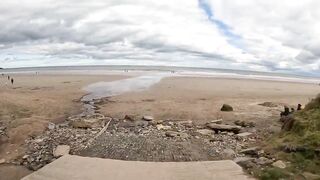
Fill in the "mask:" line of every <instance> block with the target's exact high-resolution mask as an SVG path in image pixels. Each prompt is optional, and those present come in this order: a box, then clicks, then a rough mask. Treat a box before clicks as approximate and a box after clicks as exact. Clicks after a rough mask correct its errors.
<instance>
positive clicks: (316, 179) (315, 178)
mask: <svg viewBox="0 0 320 180" xmlns="http://www.w3.org/2000/svg"><path fill="white" fill-rule="evenodd" d="M301 175H302V176H303V177H304V178H305V179H308V180H319V179H320V175H317V174H313V173H310V172H303V173H302V174H301Z"/></svg>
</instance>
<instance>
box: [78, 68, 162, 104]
mask: <svg viewBox="0 0 320 180" xmlns="http://www.w3.org/2000/svg"><path fill="white" fill-rule="evenodd" d="M166 76H168V75H167V74H156V75H147V76H138V77H134V78H129V79H123V80H119V81H111V82H98V83H94V84H90V85H88V86H87V87H85V88H84V90H85V91H87V92H88V93H89V94H88V95H86V96H84V97H83V98H82V101H83V102H88V101H93V100H96V99H101V98H104V97H111V96H117V95H120V94H123V93H126V92H137V91H144V90H147V89H148V88H149V87H151V86H152V85H154V84H156V83H158V82H160V81H161V79H162V78H164V77H166Z"/></svg>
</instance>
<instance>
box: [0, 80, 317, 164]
mask: <svg viewBox="0 0 320 180" xmlns="http://www.w3.org/2000/svg"><path fill="white" fill-rule="evenodd" d="M11 76H12V77H13V78H14V79H15V83H14V84H13V85H9V84H8V81H7V80H6V77H1V78H0V97H1V101H0V118H1V124H3V125H4V126H5V127H6V128H7V129H6V133H7V137H2V139H1V145H0V159H1V158H4V159H5V160H6V161H10V160H13V159H15V158H17V157H19V156H22V155H23V153H24V150H25V149H24V141H25V139H27V138H28V137H30V136H31V137H35V136H36V135H38V134H40V133H41V132H42V131H43V130H45V129H46V128H47V126H48V123H49V122H54V123H58V122H63V121H64V120H65V118H66V117H68V116H71V115H74V114H77V113H79V112H81V108H82V105H81V102H80V99H81V97H83V96H84V95H85V94H87V92H86V91H84V90H83V88H84V87H85V86H87V85H89V84H92V83H96V82H101V81H105V82H111V81H117V80H121V79H126V78H130V76H128V74H124V75H67V74H64V75H61V74H59V75H53V74H51V75H49V74H47V75H45V74H42V75H30V74H28V75H25V74H14V75H11ZM319 92H320V86H319V85H317V84H310V83H295V82H278V81H264V80H247V79H230V78H229V79H227V78H209V77H166V78H164V79H162V80H161V81H160V82H159V83H157V84H155V85H153V86H151V87H150V88H149V89H147V90H143V91H138V92H126V93H124V94H121V95H118V96H114V97H109V98H104V100H103V101H102V102H100V103H99V105H98V108H99V109H98V112H100V113H101V114H103V115H106V116H109V117H114V118H119V119H121V118H123V117H124V116H125V115H132V116H135V117H142V116H144V115H150V116H153V117H154V118H155V119H158V120H168V119H169V120H173V121H174V120H192V121H193V122H195V123H197V124H200V123H205V122H208V121H210V120H215V119H223V120H224V121H225V122H230V123H232V122H234V121H235V120H246V121H252V122H255V123H256V124H257V128H270V127H272V126H274V127H277V128H279V124H278V121H277V120H278V117H279V113H280V111H281V110H282V109H283V105H288V106H291V107H296V105H297V104H298V103H301V104H305V103H306V102H308V101H309V100H310V99H311V98H312V97H314V96H315V95H316V94H318V93H319ZM263 102H272V103H274V104H276V105H277V107H272V108H270V107H264V106H261V105H258V104H260V103H263ZM222 104H230V105H232V106H233V108H234V111H233V112H221V111H220V108H221V106H222Z"/></svg>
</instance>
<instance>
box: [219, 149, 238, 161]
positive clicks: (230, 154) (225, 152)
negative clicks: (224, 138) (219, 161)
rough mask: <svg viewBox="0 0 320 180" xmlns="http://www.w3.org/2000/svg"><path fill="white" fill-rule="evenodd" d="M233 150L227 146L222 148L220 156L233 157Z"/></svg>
mask: <svg viewBox="0 0 320 180" xmlns="http://www.w3.org/2000/svg"><path fill="white" fill-rule="evenodd" d="M235 154H236V153H235V152H234V150H232V149H230V148H227V149H224V150H223V151H222V156H223V157H224V158H225V159H232V158H234V156H235Z"/></svg>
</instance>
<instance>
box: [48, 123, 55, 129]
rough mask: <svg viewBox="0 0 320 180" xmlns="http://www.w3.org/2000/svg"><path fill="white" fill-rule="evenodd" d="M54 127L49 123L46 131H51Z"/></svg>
mask: <svg viewBox="0 0 320 180" xmlns="http://www.w3.org/2000/svg"><path fill="white" fill-rule="evenodd" d="M55 127H56V125H55V124H54V123H49V124H48V129H49V130H53V129H54V128H55Z"/></svg>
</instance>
